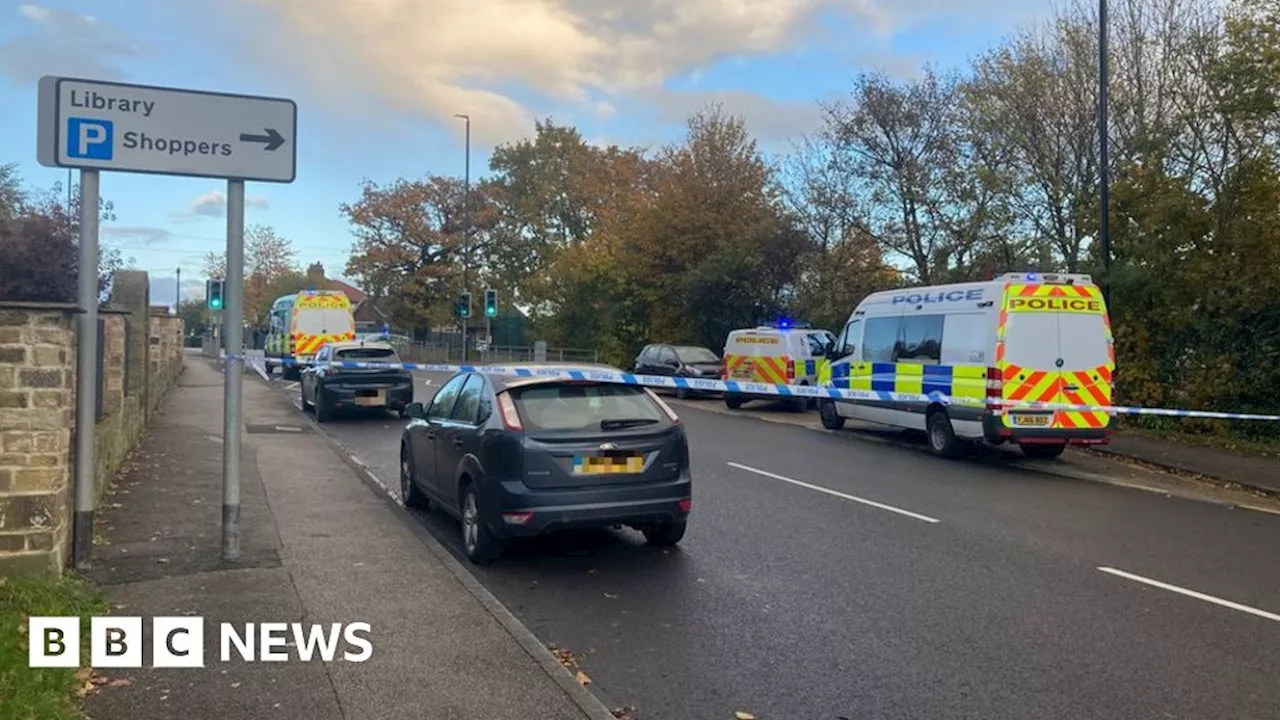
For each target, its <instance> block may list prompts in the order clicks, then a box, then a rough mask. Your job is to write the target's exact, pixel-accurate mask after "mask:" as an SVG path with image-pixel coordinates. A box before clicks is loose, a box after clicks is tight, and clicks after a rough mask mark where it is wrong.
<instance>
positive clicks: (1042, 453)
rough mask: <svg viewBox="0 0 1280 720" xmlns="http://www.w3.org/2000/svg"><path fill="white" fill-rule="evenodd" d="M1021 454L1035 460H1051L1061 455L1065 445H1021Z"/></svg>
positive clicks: (1065, 447)
mask: <svg viewBox="0 0 1280 720" xmlns="http://www.w3.org/2000/svg"><path fill="white" fill-rule="evenodd" d="M1021 447H1022V454H1023V455H1026V456H1027V457H1029V458H1035V459H1036V460H1051V459H1053V458H1056V457H1058V456H1059V455H1061V454H1062V451H1063V450H1066V449H1067V444H1066V443H1062V444H1061V445H1022V446H1021Z"/></svg>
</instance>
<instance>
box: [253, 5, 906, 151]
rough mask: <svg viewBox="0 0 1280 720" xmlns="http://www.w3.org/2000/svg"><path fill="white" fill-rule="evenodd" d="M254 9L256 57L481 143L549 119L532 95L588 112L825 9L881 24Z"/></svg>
mask: <svg viewBox="0 0 1280 720" xmlns="http://www.w3.org/2000/svg"><path fill="white" fill-rule="evenodd" d="M253 1H254V2H257V3H258V4H260V5H262V6H264V7H267V8H270V9H272V10H274V11H275V13H276V20H277V21H278V26H277V27H274V28H272V29H271V31H270V32H269V33H268V34H264V36H263V38H264V43H265V42H268V38H269V42H270V47H263V48H262V49H261V50H262V52H264V53H266V52H268V51H269V52H270V54H271V57H272V58H288V59H290V60H281V61H286V62H293V63H295V66H294V70H295V71H297V72H302V73H305V74H306V75H307V78H308V80H309V81H310V82H311V83H312V84H313V85H315V86H317V87H318V88H319V89H320V90H321V91H322V92H325V93H326V94H336V93H334V92H333V91H334V89H335V88H348V89H349V88H352V87H359V88H362V89H364V90H365V91H367V92H370V93H372V94H373V95H375V96H377V97H380V98H381V99H382V100H383V101H384V102H386V103H387V104H388V105H389V106H390V107H392V108H393V109H395V110H398V111H402V112H405V113H408V114H413V115H426V116H430V117H434V118H436V119H438V120H439V121H441V122H442V123H448V126H450V127H452V126H453V123H452V122H450V120H451V118H452V116H453V114H454V113H459V112H465V113H468V114H469V115H471V117H472V118H473V129H472V132H473V134H474V135H475V137H476V138H477V139H478V140H479V141H481V142H494V141H500V140H506V139H510V138H511V137H513V136H523V135H525V134H527V132H528V130H529V128H530V125H531V122H532V119H533V117H534V116H535V114H545V113H544V112H541V111H542V110H544V109H545V108H533V107H528V104H529V103H530V102H532V101H530V100H528V99H527V98H528V97H529V96H530V94H532V95H533V96H534V97H537V98H541V99H543V100H545V101H547V102H549V103H554V104H561V105H563V104H568V105H570V106H574V107H577V108H579V109H581V110H584V111H587V112H591V113H596V112H599V111H600V109H601V107H598V106H597V103H599V102H600V96H601V95H603V96H606V97H608V96H614V95H620V94H629V93H631V92H634V91H637V90H654V89H657V88H660V87H661V86H662V84H663V82H664V81H665V80H667V79H668V78H670V77H672V76H675V75H678V74H682V73H687V72H690V71H693V70H695V69H697V68H699V67H703V66H706V65H708V64H710V63H713V62H716V61H717V60H719V59H721V58H723V57H726V56H731V55H735V54H757V53H773V52H777V51H781V50H784V49H786V48H788V47H789V46H791V45H792V44H794V43H796V42H797V41H798V40H799V39H800V38H801V37H802V36H803V35H805V34H806V33H808V32H809V30H810V29H811V25H812V23H813V22H814V21H815V19H816V17H817V14H818V13H819V12H820V11H823V10H825V9H827V8H829V7H835V6H837V5H839V6H843V7H844V8H845V9H846V10H849V11H850V12H854V13H859V14H861V15H863V16H865V17H866V19H867V22H869V23H872V24H882V23H883V20H882V19H879V18H882V11H880V10H877V7H878V6H874V5H870V4H869V0H862V1H861V2H855V3H853V4H852V5H850V3H849V0H647V1H644V0H433V2H431V3H430V4H429V8H428V7H427V6H426V5H424V4H423V3H421V2H417V0H367V1H366V2H358V3H357V2H349V1H348V0H253ZM519 98H526V99H524V100H522V99H519ZM454 129H455V131H456V130H457V128H454Z"/></svg>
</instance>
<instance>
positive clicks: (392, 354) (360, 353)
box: [335, 348, 400, 363]
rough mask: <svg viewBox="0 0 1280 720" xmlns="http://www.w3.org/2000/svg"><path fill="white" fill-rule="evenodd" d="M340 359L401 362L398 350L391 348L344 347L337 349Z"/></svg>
mask: <svg viewBox="0 0 1280 720" xmlns="http://www.w3.org/2000/svg"><path fill="white" fill-rule="evenodd" d="M335 356H336V358H337V359H338V360H364V361H366V362H391V363H393V362H400V358H398V357H396V351H395V350H391V349H389V348H344V349H342V350H339V351H337V353H335Z"/></svg>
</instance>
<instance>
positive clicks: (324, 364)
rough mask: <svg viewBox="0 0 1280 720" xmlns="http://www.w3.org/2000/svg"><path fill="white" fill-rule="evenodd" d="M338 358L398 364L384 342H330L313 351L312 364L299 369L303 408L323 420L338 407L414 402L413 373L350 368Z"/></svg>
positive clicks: (384, 406)
mask: <svg viewBox="0 0 1280 720" xmlns="http://www.w3.org/2000/svg"><path fill="white" fill-rule="evenodd" d="M334 361H338V362H342V361H354V362H366V363H387V364H393V365H398V364H400V358H399V357H398V356H397V355H396V351H395V349H394V348H392V347H391V346H390V345H388V344H386V343H383V342H362V341H359V340H357V341H354V342H338V343H329V344H328V345H325V346H323V347H321V348H320V350H319V351H317V352H316V356H315V364H314V365H311V366H308V367H307V368H306V369H305V370H303V371H302V380H301V382H300V383H299V385H300V386H301V392H302V409H303V410H313V409H314V410H315V413H316V422H325V421H326V420H328V419H329V418H331V417H333V413H334V412H336V411H339V410H383V411H385V410H392V411H399V410H403V409H404V408H405V406H407V405H408V404H409V403H411V402H413V374H412V373H410V372H409V371H408V370H403V369H399V368H352V367H341V366H338V365H331V364H329V363H331V362H334Z"/></svg>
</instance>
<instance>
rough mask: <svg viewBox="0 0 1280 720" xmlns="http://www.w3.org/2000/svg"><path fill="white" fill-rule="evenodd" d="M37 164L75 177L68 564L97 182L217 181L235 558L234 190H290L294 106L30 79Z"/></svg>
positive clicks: (237, 323) (238, 301)
mask: <svg viewBox="0 0 1280 720" xmlns="http://www.w3.org/2000/svg"><path fill="white" fill-rule="evenodd" d="M38 109H39V126H38V128H39V129H38V134H37V148H36V156H37V159H38V160H39V162H40V164H41V165H45V166H48V167H63V168H76V169H79V170H80V213H81V222H80V265H79V272H80V279H79V289H78V292H79V299H78V302H79V306H80V322H79V325H78V339H77V348H78V350H77V355H76V359H77V363H78V367H77V371H76V378H77V381H76V427H77V432H76V474H75V478H76V492H75V495H76V501H75V508H76V515H75V535H74V537H75V547H74V558H75V565H76V567H77V568H86V567H88V566H89V561H90V553H91V550H92V546H93V501H94V474H95V471H96V465H97V464H96V461H95V458H94V440H93V438H94V435H93V433H92V432H84V431H83V429H84V428H92V427H93V426H94V424H95V423H96V420H97V419H96V397H95V396H96V394H97V390H98V379H97V377H96V375H97V361H96V357H97V352H98V348H97V324H98V297H97V295H98V287H97V278H98V202H99V193H98V173H99V171H101V170H107V171H115V172H133V173H151V174H156V175H182V176H189V177H209V178H219V179H225V180H226V181H227V277H226V289H225V293H226V297H225V298H224V303H225V306H224V312H223V313H222V319H223V337H224V338H225V340H226V348H227V362H228V363H230V366H229V367H228V368H227V370H226V372H225V373H224V376H225V392H224V398H225V408H224V414H223V426H222V434H223V443H222V557H223V559H224V560H236V559H238V558H239V556H240V425H241V409H240V399H241V381H242V380H243V379H244V369H243V363H244V357H243V355H244V332H243V331H244V326H243V315H244V183H245V181H246V180H257V181H262V182H277V183H291V182H293V180H294V177H295V175H296V173H297V158H298V150H297V136H298V132H297V129H298V106H297V105H296V104H295V103H294V102H293V101H292V100H288V99H284V98H270V97H257V96H252V95H229V94H225V93H213V92H203V91H199V90H183V89H178V88H165V87H153V86H148V85H126V84H122V83H113V82H103V81H99V80H85V79H80V78H63V77H52V76H46V77H44V78H41V80H40V92H39V100H38Z"/></svg>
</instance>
